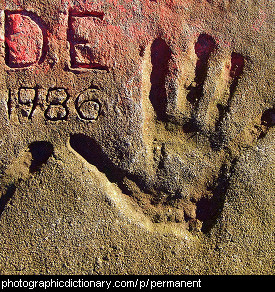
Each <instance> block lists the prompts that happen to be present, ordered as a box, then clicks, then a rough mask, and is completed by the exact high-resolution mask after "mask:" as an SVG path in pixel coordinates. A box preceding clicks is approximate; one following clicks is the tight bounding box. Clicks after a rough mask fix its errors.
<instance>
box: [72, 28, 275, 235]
mask: <svg viewBox="0 0 275 292" xmlns="http://www.w3.org/2000/svg"><path fill="white" fill-rule="evenodd" d="M189 45H190V48H189V50H187V51H188V58H186V60H187V61H186V68H184V70H183V71H184V72H183V73H182V74H181V75H180V74H178V77H177V78H175V74H174V72H173V70H174V68H175V64H174V63H173V62H174V61H173V53H172V50H171V49H170V48H169V46H168V45H167V43H166V41H165V40H164V39H163V38H161V37H159V38H156V39H155V40H154V41H152V42H151V44H150V45H149V46H148V47H147V49H145V50H144V52H143V54H142V57H143V75H144V78H143V84H142V88H143V91H142V95H143V96H142V104H143V112H144V120H143V140H144V143H145V147H144V148H143V149H142V150H141V151H142V152H143V155H144V157H146V158H145V160H146V169H140V172H138V171H137V172H136V173H139V175H136V174H135V175H134V174H133V173H131V171H127V170H125V169H124V170H122V169H121V168H119V167H117V166H115V164H114V163H113V162H112V161H111V158H110V157H108V155H106V154H104V153H103V151H102V149H101V147H100V146H99V145H98V144H97V143H96V142H95V141H94V140H92V139H90V138H88V137H86V136H83V135H81V134H80V135H74V136H72V137H71V140H70V142H71V146H72V147H73V148H74V149H75V150H76V151H77V152H79V153H80V154H81V155H82V156H83V157H84V158H86V159H87V160H88V161H89V162H90V163H92V164H94V165H96V166H97V167H98V169H99V170H100V171H102V172H104V173H105V174H106V176H107V177H108V178H109V179H110V180H111V181H112V182H115V183H117V185H118V186H119V187H120V188H121V190H122V191H123V192H124V193H125V194H127V195H129V196H130V197H131V198H132V199H133V200H134V201H135V202H136V203H137V204H138V205H139V206H141V207H142V209H143V211H144V213H145V214H146V215H147V216H148V217H149V218H150V219H151V220H152V221H153V222H155V223H160V222H161V223H164V224H169V223H171V222H174V223H175V222H176V223H180V224H181V225H182V226H184V228H187V229H188V230H190V231H192V230H196V231H198V230H202V231H204V232H207V231H208V230H209V229H210V228H211V227H212V226H213V224H214V223H215V219H216V218H217V216H218V215H219V214H220V212H221V210H222V208H223V202H224V198H225V197H224V194H225V192H226V189H227V187H228V183H229V178H230V175H231V173H232V171H233V170H234V165H235V162H236V161H237V158H238V155H239V153H240V148H239V145H238V141H239V140H238V134H237V133H236V130H235V129H234V123H235V122H236V121H234V110H235V109H234V106H236V99H238V98H239V97H238V96H235V92H236V91H237V90H238V88H237V87H238V82H239V80H240V79H241V78H242V73H243V71H244V70H245V62H246V61H245V58H244V57H243V56H242V55H241V54H239V53H236V52H229V51H227V52H220V51H219V49H218V46H217V44H216V42H215V40H214V38H212V37H211V36H209V35H207V34H200V35H199V36H198V38H197V40H196V42H195V44H193V43H190V44H189ZM175 79H176V81H175ZM175 84H177V85H175ZM265 115H266V117H264V116H263V118H262V124H261V125H259V127H258V129H257V130H255V133H254V136H253V138H252V139H254V138H255V139H256V138H257V137H258V136H260V135H264V131H266V129H267V128H268V127H269V126H271V125H273V124H274V110H272V109H270V110H269V111H267V112H266V113H265ZM271 115H272V116H271ZM267 120H269V122H267ZM264 124H266V125H264ZM267 124H268V125H267ZM79 141H82V144H83V145H85V147H81V146H79ZM91 149H93V151H91ZM136 167H137V168H138V167H140V166H138V165H137V166H136ZM141 167H143V166H141Z"/></svg>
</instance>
